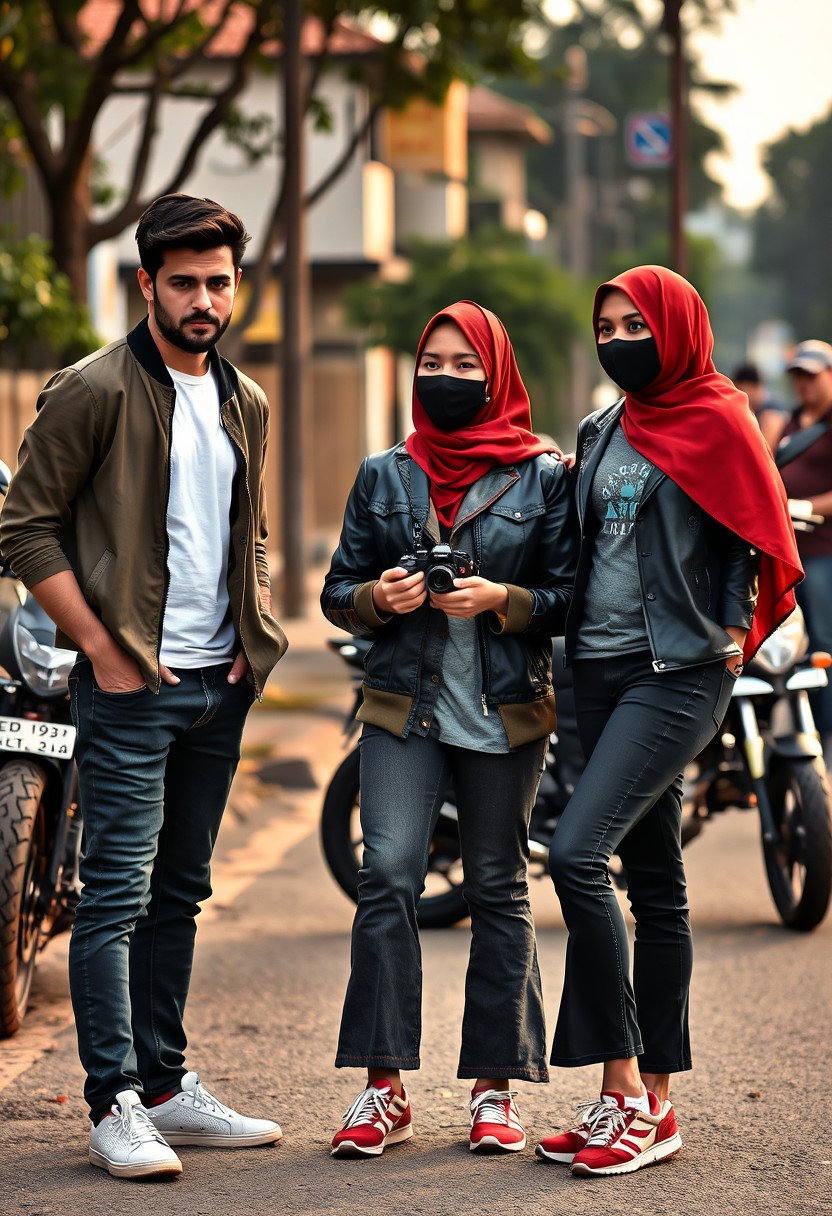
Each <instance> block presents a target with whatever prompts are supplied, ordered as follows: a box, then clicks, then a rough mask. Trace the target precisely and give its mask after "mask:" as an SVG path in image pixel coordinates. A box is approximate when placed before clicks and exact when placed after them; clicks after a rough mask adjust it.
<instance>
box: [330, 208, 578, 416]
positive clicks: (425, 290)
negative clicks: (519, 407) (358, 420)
mask: <svg viewBox="0 0 832 1216" xmlns="http://www.w3.org/2000/svg"><path fill="white" fill-rule="evenodd" d="M407 253H408V256H409V259H410V273H409V275H408V278H407V279H406V280H404V281H403V282H398V283H390V282H383V283H362V284H360V285H357V286H355V287H352V288H350V289H349V290H348V291H347V292H345V294H344V304H345V308H346V311H347V317H348V319H349V321H350V323H351V324H353V325H356V326H358V327H360V328H361V329H364V330H365V331H366V332H367V335H368V340H369V341H370V343H371V344H372V345H375V346H380V345H383V346H389V347H390V348H391V349H392V350H395V351H398V352H399V353H401V354H411V355H412V354H413V353H414V352H415V350H416V347H417V345H418V342H419V338H420V336H421V334H422V330H423V329H424V327H425V325H426V323H427V322H428V321H429V320H430V318H431V317H432V316H433V315H434V314H435V313H437V312H440V311H441V310H442V309H443V308H445V307H447V305H448V304H452V303H453V302H454V301H455V300H475V301H476V302H477V303H478V304H482V305H483V306H484V307H485V308H489V309H491V311H492V312H495V313H496V314H497V315H498V316H499V317H500V320H501V321H502V322H503V324H504V325H505V327H506V329H507V330H508V333H509V336H510V338H511V341H512V344H513V346H514V350H515V353H516V355H517V362H518V365H519V368H520V372H521V375H523V377H524V379H526V382H527V386H528V387H529V391H530V396H531V398H532V404H533V409H534V417H535V423H536V425H537V426H538V427H540V428H541V429H544V430H547V431H550V432H553V433H555V434H557V433H558V431H559V430H561V429H562V428H561V425H560V423H561V417H562V407H563V404H564V402H563V390H564V386H565V383H566V380H567V371H568V366H569V355H570V350H571V347H572V344H573V342H574V341H575V339H576V338H577V337H579V336H580V335H581V334H582V333H583V332H584V331H586V335H587V340H589V336H590V333H589V331H590V324H589V317H590V315H591V299H592V296H591V292H590V291H589V290H588V288H587V287H586V286H585V285H581V284H578V283H576V282H575V280H574V279H573V278H572V277H571V276H570V275H568V274H567V273H566V272H565V271H563V270H559V269H557V268H555V267H553V266H552V265H551V264H550V263H549V262H547V261H545V260H544V259H542V258H540V257H536V256H535V255H533V254H531V253H529V252H528V251H527V249H526V243H525V239H524V237H523V236H521V235H520V234H518V233H515V232H506V231H503V230H501V229H481V230H479V231H478V232H476V233H474V234H473V235H471V236H467V237H463V238H461V239H460V240H457V241H418V242H417V241H414V242H413V244H412V246H410V247H409V248H408V250H407Z"/></svg>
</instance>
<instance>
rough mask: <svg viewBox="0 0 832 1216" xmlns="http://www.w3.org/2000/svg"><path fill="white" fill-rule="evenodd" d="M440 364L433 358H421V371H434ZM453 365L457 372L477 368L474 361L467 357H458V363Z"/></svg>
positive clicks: (470, 370)
mask: <svg viewBox="0 0 832 1216" xmlns="http://www.w3.org/2000/svg"><path fill="white" fill-rule="evenodd" d="M441 366H442V365H441V364H440V363H437V361H436V360H435V359H423V360H422V371H426V372H435V371H437V370H438V369H439V368H440V367H441ZM454 367H455V368H456V370H457V371H458V372H472V371H476V369H477V365H476V363H471V362H470V360H467V359H460V361H459V362H458V363H455V364H454Z"/></svg>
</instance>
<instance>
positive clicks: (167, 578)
mask: <svg viewBox="0 0 832 1216" xmlns="http://www.w3.org/2000/svg"><path fill="white" fill-rule="evenodd" d="M175 406H176V389H173V397H172V398H171V404H170V415H169V417H168V450H167V458H166V460H165V515H164V525H165V561H164V566H163V569H164V572H165V577H164V590H163V592H162V606H161V611H160V613H159V634H158V637H157V639H156V671H157V676H158V683H157V685H156V691H157V693H158V691H159V689H160V688H161V685H162V677H161V675H159V663H160V662H161V660H162V634H163V632H164V628H165V609H166V608H167V604H168V592H169V591H170V570H169V569H168V558H169V557H170V536H169V534H168V507H169V506H170V453H171V448H172V447H173V411H174V408H175Z"/></svg>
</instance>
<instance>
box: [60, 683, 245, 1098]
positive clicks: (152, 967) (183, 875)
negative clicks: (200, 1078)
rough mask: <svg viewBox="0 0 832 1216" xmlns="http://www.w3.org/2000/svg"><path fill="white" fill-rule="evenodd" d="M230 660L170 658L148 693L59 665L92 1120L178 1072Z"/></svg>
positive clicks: (229, 718) (232, 732)
mask: <svg viewBox="0 0 832 1216" xmlns="http://www.w3.org/2000/svg"><path fill="white" fill-rule="evenodd" d="M230 670H231V665H230V663H224V664H222V665H219V666H216V667H203V668H201V669H199V670H196V671H184V670H177V672H176V674H177V675H178V676H179V677H180V680H181V683H179V684H176V685H171V684H165V683H163V684H162V687H161V689H160V690H159V694H158V696H154V694H153V693H152V692H149V691H148V690H147V689H146V688H143V689H140V690H139V691H137V692H126V693H107V692H102V690H101V689H100V688H99V687H98V686H97V685H96V683H95V681H94V679H93V672H92V664H91V663H89V662H88V661H86V660H85V661H82V662H81V663H78V664H77V665H76V666H75V667H74V668H73V671H72V673H71V675H70V680H69V687H70V694H71V704H72V716H73V721H74V722H75V725H76V727H77V728H78V750H77V758H78V773H79V778H80V784H81V807H82V809H83V813H84V857H83V861H82V863H81V878H82V879H83V882H84V889H83V891H82V893H81V902H80V904H79V905H78V908H77V911H76V913H75V923H74V925H73V928H72V940H71V942H70V949H69V980H70V989H71V992H72V1007H73V1009H74V1011H75V1024H76V1029H77V1033H78V1050H79V1054H80V1056H81V1063H82V1064H83V1066H84V1069H85V1070H86V1073H87V1081H86V1085H85V1088H84V1093H85V1096H86V1098H87V1101H88V1102H89V1105H90V1112H91V1115H92V1118H93V1119H94V1120H97V1119H98V1118H100V1117H101V1116H102V1115H104V1114H106V1113H107V1111H108V1110H109V1108H110V1106H111V1104H112V1102H113V1100H114V1098H115V1096H116V1094H117V1093H120V1092H121V1091H122V1090H125V1089H135V1090H136V1091H137V1092H139V1093H144V1094H145V1096H146V1097H149V1098H152V1097H154V1096H157V1095H158V1094H161V1093H165V1092H167V1091H168V1090H171V1089H175V1088H176V1087H177V1085H178V1084H179V1082H180V1080H181V1079H182V1076H183V1075H184V1073H185V1067H184V1059H185V1046H186V1037H185V1031H184V1029H183V1027H182V1017H183V1014H184V1011H185V1001H186V1000H187V996H188V987H189V984H190V978H191V964H192V961H193V952H194V937H195V934H196V920H195V918H196V916H197V913H198V912H199V905H200V904H201V903H202V902H203V901H204V900H206V899H207V898H208V896H209V895H210V894H211V868H210V862H211V853H212V851H213V848H214V842H215V841H216V838H217V832H218V831H219V826H220V821H221V819H222V814H223V811H224V810H225V803H226V800H227V798H228V792H229V789H230V788H231V779H232V777H233V776H234V771H235V769H236V767H237V762H238V760H239V758H240V740H241V737H242V733H243V724H244V722H245V719H246V714H247V713H248V710H249V708H250V707H251V703H252V701H253V699H254V690H253V688H252V686H251V684H249V683H248V682H247V681H245V680H242V681H241V682H240V683H239V684H229V683H228V681H227V680H226V676H227V675H228V672H229V671H230Z"/></svg>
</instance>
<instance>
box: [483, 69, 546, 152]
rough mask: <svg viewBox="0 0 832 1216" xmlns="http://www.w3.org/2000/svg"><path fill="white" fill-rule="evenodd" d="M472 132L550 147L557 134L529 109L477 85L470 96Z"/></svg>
mask: <svg viewBox="0 0 832 1216" xmlns="http://www.w3.org/2000/svg"><path fill="white" fill-rule="evenodd" d="M468 130H469V131H471V132H472V133H474V134H476V133H479V134H483V135H498V134H505V135H513V136H514V137H515V138H519V139H521V140H524V141H525V142H527V143H535V144H550V143H551V142H552V140H553V139H554V133H553V131H552V128H551V127H550V126H549V124H548V123H546V122H544V121H543V119H542V118H541V117H540V116H539V115H538V114H535V112H534V110H532V109H530V108H529V107H528V106H523V105H520V103H519V102H517V101H511V100H510V99H509V98H508V97H503V95H502V94H501V93H495V92H494V90H493V89H488V88H486V87H485V85H482V84H475V85H474V86H473V88H472V89H471V91H470V93H469V94H468Z"/></svg>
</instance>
